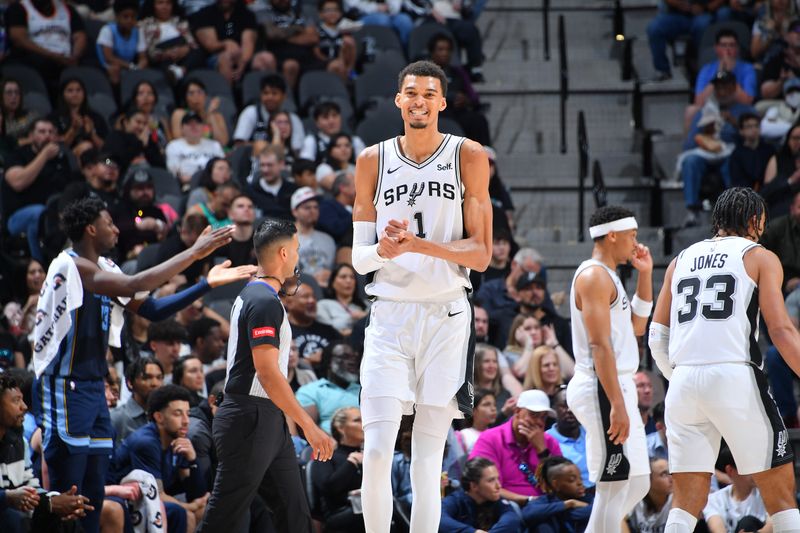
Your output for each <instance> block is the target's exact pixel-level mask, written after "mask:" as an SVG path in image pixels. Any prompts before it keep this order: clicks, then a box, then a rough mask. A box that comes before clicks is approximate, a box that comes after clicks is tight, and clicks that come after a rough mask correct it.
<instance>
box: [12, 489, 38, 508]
mask: <svg viewBox="0 0 800 533" xmlns="http://www.w3.org/2000/svg"><path fill="white" fill-rule="evenodd" d="M6 501H7V502H8V505H9V506H10V507H12V508H14V509H16V510H17V511H22V512H28V511H32V510H33V509H34V508H35V507H37V506H38V505H39V494H38V493H37V492H36V489H35V488H33V487H19V488H18V489H13V490H7V491H6Z"/></svg>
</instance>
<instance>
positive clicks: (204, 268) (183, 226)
mask: <svg viewBox="0 0 800 533" xmlns="http://www.w3.org/2000/svg"><path fill="white" fill-rule="evenodd" d="M179 226H180V227H178V228H173V230H172V231H171V232H170V234H169V235H167V238H166V239H164V241H163V242H161V244H159V246H158V253H157V254H156V264H158V263H162V262H164V261H166V260H167V259H169V258H170V257H173V256H175V255H177V254H179V253H181V252H182V251H184V250H188V249H189V248H191V247H192V246H193V245H194V243H195V242H197V239H198V238H199V237H200V234H201V233H203V230H205V229H206V226H208V222H207V221H206V217H204V216H203V215H197V214H191V213H187V214H186V215H184V216H183V220H182V221H181V223H180V225H179ZM211 261H212V260H211V257H210V256H209V257H206V258H204V259H202V260H200V261H197V262H195V263H194V264H192V265H190V266H188V267H187V268H186V270H184V271H183V272H181V274H183V275H184V276H186V279H187V280H188V281H189V282H190V283H194V282H196V281H197V279H199V278H200V276H203V275H205V273H206V272H208V268H209V267H210V266H211Z"/></svg>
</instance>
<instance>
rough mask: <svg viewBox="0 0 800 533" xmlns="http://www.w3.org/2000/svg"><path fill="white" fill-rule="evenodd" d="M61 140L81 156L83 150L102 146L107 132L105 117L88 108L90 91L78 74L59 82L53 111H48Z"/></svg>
mask: <svg viewBox="0 0 800 533" xmlns="http://www.w3.org/2000/svg"><path fill="white" fill-rule="evenodd" d="M50 116H51V118H52V120H53V124H55V125H56V129H57V130H58V134H59V135H60V137H61V139H60V140H61V142H62V143H64V146H66V147H67V148H69V149H71V150H72V151H73V152H74V153H75V155H76V156H78V157H80V155H81V153H82V152H83V151H84V150H88V149H89V148H98V149H99V148H102V147H103V143H104V142H105V138H106V135H108V126H107V125H106V121H105V119H103V117H101V116H100V115H99V114H98V113H96V112H94V111H92V110H91V109H89V94H88V93H87V92H86V86H85V85H84V84H83V82H82V81H81V80H79V79H78V78H73V77H70V78H67V79H65V80H64V81H62V82H61V85H60V87H59V91H58V102H57V104H56V106H55V111H53V113H52V114H51V115H50Z"/></svg>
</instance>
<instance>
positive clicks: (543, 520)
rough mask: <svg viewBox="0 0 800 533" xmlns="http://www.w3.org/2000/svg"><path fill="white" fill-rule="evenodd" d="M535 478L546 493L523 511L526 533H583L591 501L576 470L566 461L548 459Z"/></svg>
mask: <svg viewBox="0 0 800 533" xmlns="http://www.w3.org/2000/svg"><path fill="white" fill-rule="evenodd" d="M536 474H537V478H538V479H539V482H540V483H541V485H542V488H543V490H544V491H545V493H544V495H543V496H541V497H540V498H536V499H534V500H533V501H531V503H529V504H528V505H526V506H525V509H524V510H523V511H522V518H523V520H524V522H525V525H526V526H528V528H529V530H531V531H537V532H541V533H556V532H561V531H583V530H584V529H585V528H586V524H587V523H588V522H589V516H590V515H591V513H592V506H591V503H592V499H593V497H592V496H588V497H587V495H586V489H585V487H584V486H583V481H582V480H581V473H580V471H579V470H578V467H577V466H576V465H575V464H573V463H572V461H570V460H569V459H567V458H565V457H548V458H546V459H545V460H544V461H543V462H542V464H540V465H539V467H538V468H537V469H536Z"/></svg>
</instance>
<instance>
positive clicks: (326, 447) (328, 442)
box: [303, 425, 336, 461]
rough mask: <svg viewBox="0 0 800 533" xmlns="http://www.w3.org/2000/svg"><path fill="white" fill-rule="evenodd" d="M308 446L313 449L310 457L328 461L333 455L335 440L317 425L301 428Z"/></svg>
mask: <svg viewBox="0 0 800 533" xmlns="http://www.w3.org/2000/svg"><path fill="white" fill-rule="evenodd" d="M303 431H304V433H305V436H306V440H307V441H308V444H309V446H311V448H312V449H313V450H314V453H313V455H312V457H313V458H314V460H315V461H328V460H330V458H331V457H332V456H333V449H334V448H335V447H336V441H335V440H333V438H332V437H331V436H330V435H328V434H327V433H325V432H324V431H323V430H322V429H320V427H319V426H317V425H314V426H313V427H310V428H303Z"/></svg>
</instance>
